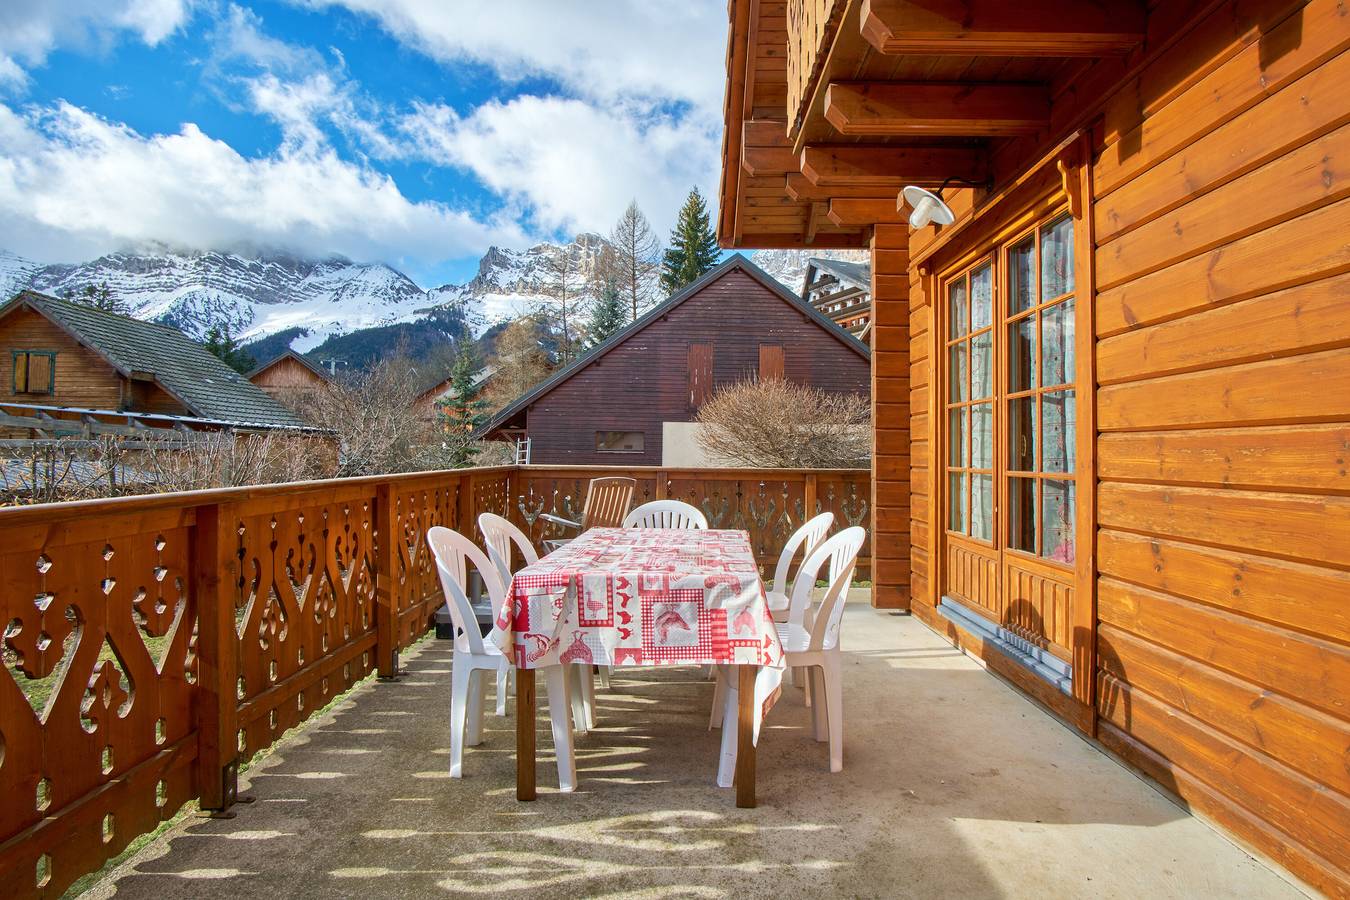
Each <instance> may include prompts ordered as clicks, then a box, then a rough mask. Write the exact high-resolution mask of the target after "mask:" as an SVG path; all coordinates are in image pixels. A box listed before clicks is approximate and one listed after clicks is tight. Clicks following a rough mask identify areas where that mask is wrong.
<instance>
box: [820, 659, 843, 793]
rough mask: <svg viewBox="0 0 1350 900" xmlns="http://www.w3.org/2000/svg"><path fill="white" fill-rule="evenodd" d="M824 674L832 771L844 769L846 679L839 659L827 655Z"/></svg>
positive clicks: (823, 667)
mask: <svg viewBox="0 0 1350 900" xmlns="http://www.w3.org/2000/svg"><path fill="white" fill-rule="evenodd" d="M825 659H826V661H825V665H824V666H822V674H823V677H824V681H825V703H824V704H822V705H823V706H824V707H825V711H826V714H827V715H828V717H829V720H830V771H831V772H842V771H843V769H844V679H843V673H841V672H840V671H839V662H838V660H835V659H832V658H830V657H829V656H828V655H827V656H826V658H825Z"/></svg>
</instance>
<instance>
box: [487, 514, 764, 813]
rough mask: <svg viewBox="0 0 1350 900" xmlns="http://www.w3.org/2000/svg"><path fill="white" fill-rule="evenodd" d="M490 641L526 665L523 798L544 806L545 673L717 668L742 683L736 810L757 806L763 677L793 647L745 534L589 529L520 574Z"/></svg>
mask: <svg viewBox="0 0 1350 900" xmlns="http://www.w3.org/2000/svg"><path fill="white" fill-rule="evenodd" d="M490 639H491V640H492V641H493V642H494V643H496V644H497V646H499V647H500V648H501V649H502V651H503V652H505V653H507V654H508V655H509V656H510V658H511V659H512V661H513V662H514V663H515V665H516V676H517V677H516V797H517V799H519V800H533V799H534V798H535V796H536V791H535V670H536V669H539V668H542V667H544V666H550V665H559V664H582V665H586V664H593V665H603V666H649V665H699V666H703V665H718V666H729V667H731V668H732V670H733V671H735V673H736V675H735V677H736V679H737V682H736V687H737V702H738V708H737V728H736V731H737V755H736V767H735V784H736V805H737V806H742V807H753V806H754V805H755V746H754V739H753V738H754V734H755V725H756V717H757V716H759V715H761V714H762V711H763V708H764V703H759V704H757V703H756V695H755V686H756V678H757V675H758V673H759V671H760V669H761V668H762V667H771V668H773V669H778V670H781V669H782V667H783V649H782V646H781V644H780V643H779V641H778V632H777V629H776V628H775V626H774V624H773V619H772V617H771V615H770V613H769V606H768V600H767V598H766V596H765V592H764V584H763V582H762V580H761V579H760V575H759V569H758V566H757V565H756V563H755V558H754V553H753V552H752V550H751V547H750V537H749V535H748V534H747V533H746V532H744V531H716V530H697V531H685V530H675V529H657V528H652V529H620V528H596V529H592V530H590V531H587V532H586V533H585V534H583V535H581V536H580V537H578V538H577V539H576V540H574V541H572V542H570V543H568V544H567V545H566V546H564V547H563V548H561V549H559V550H557V551H555V552H554V553H551V554H549V555H548V556H546V557H544V558H543V559H541V560H540V561H539V562H538V563H536V564H534V565H531V566H527V567H526V568H524V569H522V570H521V571H519V572H517V573H516V576H515V577H514V578H513V579H512V582H511V589H510V591H509V593H508V597H507V602H506V603H505V604H503V606H502V611H501V614H500V615H499V616H498V619H497V622H496V627H495V628H494V629H493V631H492V634H491V635H490ZM771 701H772V697H770V698H769V699H768V701H767V702H771Z"/></svg>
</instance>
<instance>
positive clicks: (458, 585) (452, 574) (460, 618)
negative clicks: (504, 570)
mask: <svg viewBox="0 0 1350 900" xmlns="http://www.w3.org/2000/svg"><path fill="white" fill-rule="evenodd" d="M427 544H428V546H430V547H431V555H432V556H434V557H435V558H436V572H437V574H438V575H439V576H440V579H441V590H442V591H444V592H445V603H446V605H447V606H448V607H450V618H451V619H452V620H453V621H454V623H455V631H456V632H457V634H456V635H455V649H456V650H457V651H464V652H468V653H472V654H474V655H475V656H482V655H483V654H484V653H485V652H486V651H485V650H484V648H483V634H482V632H481V631H479V629H478V617H477V616H476V615H475V614H474V611H473V604H472V603H470V602H469V596H468V591H467V589H466V585H468V583H469V581H468V577H467V576H468V564H469V563H473V567H474V568H475V569H477V570H478V574H479V577H481V578H482V579H483V587H484V588H486V590H487V592H488V598H489V599H490V600H491V601H492V617H493V619H494V620H495V619H496V618H497V613H499V612H500V611H501V608H502V603H503V602H504V601H505V599H506V586H505V585H503V584H502V581H501V577H500V576H499V575H498V574H497V567H496V566H494V565H493V564H492V562H491V561H490V560H489V559H488V558H487V556H486V555H485V554H484V553H483V551H482V550H479V549H478V546H477V545H476V544H474V542H473V541H471V540H469V539H468V538H466V537H465V536H464V535H462V534H460V533H459V532H458V531H451V530H450V529H449V528H443V527H441V526H440V525H437V526H435V527H433V528H431V529H429V530H428V531H427Z"/></svg>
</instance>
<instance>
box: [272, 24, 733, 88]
mask: <svg viewBox="0 0 1350 900" xmlns="http://www.w3.org/2000/svg"><path fill="white" fill-rule="evenodd" d="M293 2H298V3H302V4H304V5H308V6H311V7H331V6H342V7H345V8H347V9H349V10H352V11H353V12H357V13H361V14H365V15H369V16H372V17H374V18H375V19H376V21H378V22H379V23H380V25H381V26H382V27H383V28H385V29H386V30H387V31H389V32H390V33H392V34H394V35H395V36H397V37H398V38H399V39H400V40H402V41H404V42H405V43H407V44H409V45H411V46H414V47H416V48H418V49H419V50H421V51H423V52H424V53H426V54H428V55H429V56H432V57H434V58H437V59H441V60H446V61H462V60H473V61H475V62H478V63H482V64H484V65H487V66H491V67H492V68H493V69H495V70H496V71H497V73H498V74H499V75H501V76H502V77H503V78H506V79H508V80H515V79H517V78H520V77H523V76H529V75H547V76H550V77H552V78H555V79H557V80H558V81H560V82H561V83H562V84H563V85H564V86H565V87H566V88H567V89H568V90H569V91H570V92H572V93H574V94H576V95H579V96H583V97H592V98H598V99H612V98H615V97H623V96H634V97H647V98H659V99H666V100H677V101H685V102H688V103H691V104H693V105H694V106H697V107H700V108H702V109H704V110H706V111H712V112H716V111H717V109H718V108H719V107H720V104H721V102H722V89H723V80H724V71H723V59H722V53H723V50H722V48H723V41H724V39H725V35H726V28H727V18H726V3H725V2H724V0H677V2H662V0H585V2H576V3H567V2H560V0H512V2H511V3H510V4H508V5H506V6H504V5H502V4H497V3H451V2H446V0H293Z"/></svg>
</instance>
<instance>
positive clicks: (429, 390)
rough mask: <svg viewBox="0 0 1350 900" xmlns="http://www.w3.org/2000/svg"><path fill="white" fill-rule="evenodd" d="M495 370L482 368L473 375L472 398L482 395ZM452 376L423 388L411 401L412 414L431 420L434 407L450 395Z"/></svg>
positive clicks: (446, 376)
mask: <svg viewBox="0 0 1350 900" xmlns="http://www.w3.org/2000/svg"><path fill="white" fill-rule="evenodd" d="M495 371H496V369H495V368H494V367H492V366H483V367H482V368H481V369H479V370H478V371H477V372H475V373H474V375H473V389H474V396H479V395H481V394H482V393H483V389H484V388H486V387H487V383H488V379H490V378H491V377H492V373H493V372H495ZM454 380H455V379H454V376H453V375H445V376H444V377H441V376H437V377H436V380H435V381H433V382H432V383H430V384H429V385H427V386H426V387H424V388H423V389H422V390H421V391H419V392H418V394H417V396H416V397H415V398H414V399H413V412H414V414H416V415H417V416H420V417H421V418H424V419H431V418H433V417H435V415H436V407H437V405H438V404H439V403H440V401H442V400H444V399H445V398H446V397H447V396H449V394H450V388H451V386H452V384H453V383H454Z"/></svg>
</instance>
